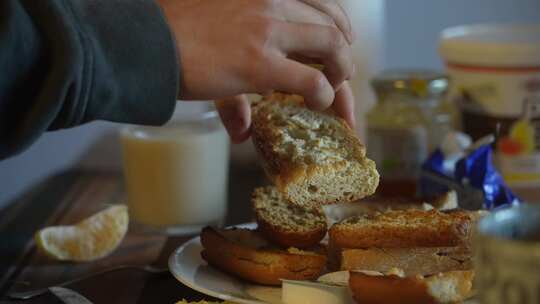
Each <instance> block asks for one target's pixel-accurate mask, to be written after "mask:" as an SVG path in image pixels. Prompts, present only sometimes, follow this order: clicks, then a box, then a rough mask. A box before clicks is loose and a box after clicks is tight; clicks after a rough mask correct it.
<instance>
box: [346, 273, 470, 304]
mask: <svg viewBox="0 0 540 304" xmlns="http://www.w3.org/2000/svg"><path fill="white" fill-rule="evenodd" d="M473 278H474V272H472V271H451V272H446V273H440V274H438V275H434V276H430V277H427V278H424V277H421V276H416V277H405V278H402V277H399V276H396V275H382V276H374V275H367V274H364V273H362V272H351V273H350V277H349V287H350V289H351V291H352V294H353V298H354V299H355V301H356V302H357V303H371V304H378V303H381V304H382V303H384V304H392V303H400V304H409V303H410V304H417V303H423V304H424V303H455V302H460V301H463V300H465V299H467V298H469V297H470V296H471V295H472V280H473ZM441 282H445V284H449V285H453V286H454V287H455V288H450V289H453V293H454V294H452V295H451V296H448V295H443V294H442V292H440V291H437V290H435V289H436V288H435V287H432V286H431V284H434V285H435V284H437V283H441ZM448 298H451V299H448Z"/></svg>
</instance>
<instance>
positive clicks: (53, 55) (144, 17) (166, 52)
mask: <svg viewBox="0 0 540 304" xmlns="http://www.w3.org/2000/svg"><path fill="white" fill-rule="evenodd" d="M178 81H179V67H178V62H177V57H176V48H175V42H174V39H173V37H172V34H171V32H170V30H169V27H168V26H167V24H166V21H165V19H164V17H163V15H162V12H161V10H160V8H159V6H158V5H157V4H156V3H155V2H154V1H153V0H0V159H3V158H6V157H9V156H12V155H15V154H17V153H19V152H21V151H23V150H24V149H25V148H27V147H28V146H29V145H31V144H32V143H33V142H34V141H35V140H36V139H37V138H38V137H39V136H40V135H42V134H43V133H44V132H45V131H47V130H55V129H60V128H69V127H73V126H76V125H80V124H83V123H85V122H88V121H92V120H109V121H115V122H129V123H137V124H153V125H157V124H162V123H164V122H166V121H167V120H168V119H169V118H170V116H171V114H172V112H173V108H174V105H175V100H176V96H178V92H177V90H178Z"/></svg>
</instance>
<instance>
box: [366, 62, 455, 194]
mask: <svg viewBox="0 0 540 304" xmlns="http://www.w3.org/2000/svg"><path fill="white" fill-rule="evenodd" d="M372 86H373V88H374V89H375V92H376V94H377V97H378V103H377V104H376V106H375V107H374V108H373V109H372V110H371V111H370V112H369V113H368V115H367V121H368V128H367V135H368V141H367V150H368V156H369V157H370V158H371V159H373V160H374V161H375V162H376V163H377V168H378V170H379V173H380V174H381V181H382V182H381V186H382V187H381V191H383V192H384V193H383V194H396V195H397V194H399V195H409V194H410V195H414V194H415V192H416V182H417V179H418V177H419V174H420V168H421V165H422V163H423V162H424V161H425V160H426V158H427V156H428V154H429V153H430V151H432V150H433V149H434V148H435V147H437V146H438V145H439V144H440V142H441V141H442V139H443V138H444V136H445V135H446V133H448V132H449V131H451V129H452V121H453V113H452V107H451V106H450V105H449V104H447V103H446V102H445V101H444V100H443V97H444V94H445V92H446V90H447V87H448V80H447V78H446V77H445V76H444V75H442V74H440V73H437V72H434V71H427V70H389V71H384V72H383V73H381V74H380V75H378V76H377V77H375V78H374V79H373V80H372Z"/></svg>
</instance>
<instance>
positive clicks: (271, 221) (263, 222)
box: [251, 187, 328, 248]
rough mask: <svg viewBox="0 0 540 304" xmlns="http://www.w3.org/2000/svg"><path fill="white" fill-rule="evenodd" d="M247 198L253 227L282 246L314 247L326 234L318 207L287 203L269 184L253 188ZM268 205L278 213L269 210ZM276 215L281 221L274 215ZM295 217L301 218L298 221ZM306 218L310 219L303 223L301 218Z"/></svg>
mask: <svg viewBox="0 0 540 304" xmlns="http://www.w3.org/2000/svg"><path fill="white" fill-rule="evenodd" d="M251 201H252V205H253V211H254V213H255V218H256V221H257V226H258V228H257V229H258V230H259V231H260V232H261V234H262V235H263V236H264V237H265V238H266V239H268V240H271V241H273V242H274V243H276V244H278V245H280V246H282V247H285V248H288V247H296V248H308V247H314V246H316V245H318V244H319V243H320V242H321V240H322V239H323V238H324V236H325V235H326V232H327V230H328V226H327V223H326V216H325V215H324V212H323V211H322V209H321V208H320V207H315V208H307V207H303V206H297V205H291V204H289V203H288V202H287V201H285V199H284V198H283V196H282V195H281V194H280V193H279V192H278V191H277V190H275V188H273V187H264V188H257V189H255V191H253V194H252V197H251ZM272 208H273V209H272ZM269 209H272V210H275V211H274V212H279V213H280V214H279V215H275V214H269V213H268V210H269ZM278 217H279V218H280V219H281V221H279V220H278V219H277V218H278ZM298 218H301V221H300V222H298ZM310 219H311V220H312V222H314V223H311V225H307V224H306V223H305V221H308V220H310Z"/></svg>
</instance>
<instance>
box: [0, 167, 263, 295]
mask: <svg viewBox="0 0 540 304" xmlns="http://www.w3.org/2000/svg"><path fill="white" fill-rule="evenodd" d="M230 177H231V179H230V183H229V184H230V186H229V193H230V195H229V209H228V210H229V214H228V217H227V224H238V223H242V222H248V221H251V218H252V217H251V208H250V205H249V197H250V195H251V191H252V189H253V188H254V187H256V186H260V185H263V184H264V183H265V180H264V178H263V175H262V173H261V171H260V170H259V169H258V168H256V167H253V168H234V167H232V168H231V172H230ZM124 201H125V193H124V187H123V181H122V176H121V175H120V174H119V173H106V172H89V171H68V172H63V173H60V174H57V175H55V176H52V177H50V178H49V179H47V180H45V181H43V182H42V183H40V184H39V185H37V186H36V187H34V188H33V189H32V190H31V191H29V192H28V193H26V194H25V195H24V196H23V197H21V198H20V199H19V200H18V201H17V202H15V203H14V204H12V205H10V207H8V208H7V209H6V210H3V211H2V212H1V213H0V257H1V259H0V303H4V302H3V301H8V298H7V294H8V293H9V292H10V291H21V290H29V289H34V288H38V287H44V286H50V285H54V284H56V283H59V282H62V281H64V280H68V279H71V278H76V277H79V276H81V275H84V274H88V273H92V272H94V271H99V270H102V269H107V268H110V267H113V266H116V265H121V264H130V265H131V264H133V265H146V264H153V265H156V266H159V267H167V259H168V257H169V255H170V254H171V252H172V251H173V250H174V249H175V248H177V247H178V246H179V245H181V244H182V243H184V242H185V241H187V240H188V239H189V238H190V237H167V236H164V235H155V234H154V235H151V234H148V233H146V234H145V233H141V232H137V231H134V230H133V229H130V231H129V232H128V234H127V236H126V238H125V239H124V241H123V242H122V244H121V246H120V247H119V248H118V249H117V250H116V251H115V252H114V253H113V254H111V255H110V256H108V257H106V258H103V259H101V260H98V261H95V262H91V263H67V262H57V261H53V260H51V259H48V258H46V257H44V256H43V255H42V254H41V253H39V252H37V250H36V247H35V244H34V241H33V239H32V236H33V234H34V233H35V231H37V230H38V229H40V228H42V227H45V226H49V225H58V224H72V223H76V222H77V221H79V220H80V219H83V218H85V217H87V216H89V215H91V214H93V213H95V212H97V211H98V210H100V209H103V208H104V206H105V204H108V203H118V202H124ZM69 287H70V288H72V289H74V290H77V291H79V292H80V293H81V294H83V295H84V296H86V297H87V298H88V299H90V300H91V301H93V302H94V303H96V304H98V303H175V302H176V301H178V300H181V299H184V298H185V299H187V300H190V301H197V300H201V299H207V300H212V299H211V298H210V297H208V296H205V295H203V294H200V293H198V292H196V291H194V290H192V289H190V288H189V287H187V286H184V285H182V284H181V283H180V282H178V281H177V280H176V279H174V278H173V276H172V275H171V274H169V273H166V274H159V275H156V274H147V273H142V272H138V271H135V270H121V271H118V272H114V273H109V274H106V275H103V276H100V277H96V278H93V279H89V280H86V281H83V282H80V283H77V284H73V285H71V286H69ZM19 302H21V303H22V302H23V301H19ZM19 302H17V301H9V302H8V303H19ZM24 302H25V303H61V302H60V301H59V300H58V299H56V298H55V297H54V296H53V295H51V294H46V295H43V296H40V297H38V298H35V299H32V300H27V301H24Z"/></svg>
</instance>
